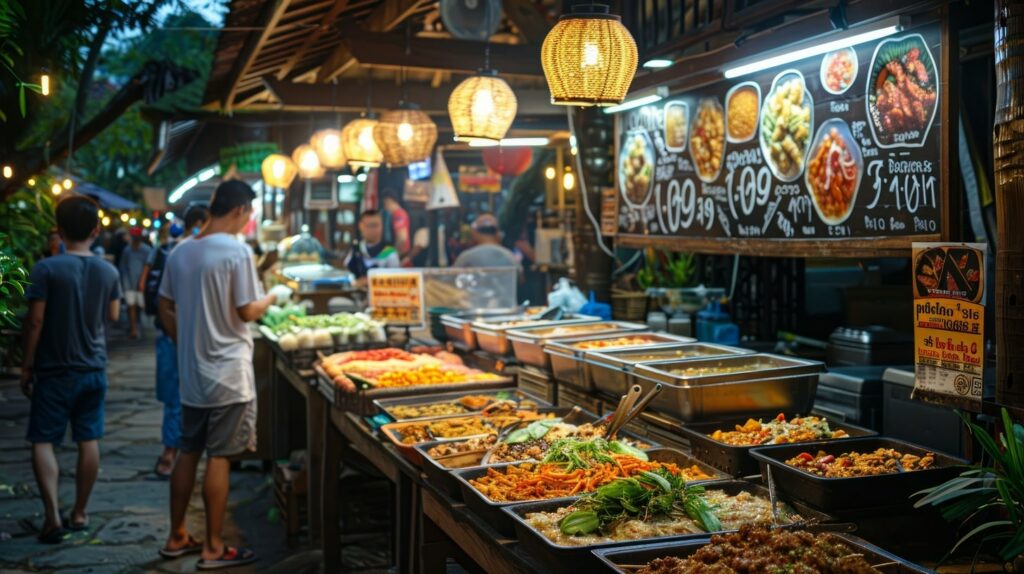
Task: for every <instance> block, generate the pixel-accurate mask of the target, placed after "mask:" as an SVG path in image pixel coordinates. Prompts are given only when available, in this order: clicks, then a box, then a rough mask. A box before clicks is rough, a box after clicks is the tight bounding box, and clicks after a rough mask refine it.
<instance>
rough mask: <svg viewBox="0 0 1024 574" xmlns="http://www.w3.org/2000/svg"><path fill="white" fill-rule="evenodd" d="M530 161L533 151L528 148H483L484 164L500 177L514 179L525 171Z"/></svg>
mask: <svg viewBox="0 0 1024 574" xmlns="http://www.w3.org/2000/svg"><path fill="white" fill-rule="evenodd" d="M532 161H533V150H531V149H530V148H528V147H502V146H494V147H488V148H484V164H485V165H487V167H489V168H491V169H492V170H494V171H496V172H498V173H500V174H502V175H510V176H513V177H515V176H517V175H519V174H521V173H523V172H524V171H526V168H528V167H530V162H532Z"/></svg>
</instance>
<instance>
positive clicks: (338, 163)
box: [309, 129, 345, 169]
mask: <svg viewBox="0 0 1024 574" xmlns="http://www.w3.org/2000/svg"><path fill="white" fill-rule="evenodd" d="M309 145H311V146H313V149H314V150H316V155H317V157H318V158H319V159H320V165H321V166H323V167H325V168H327V169H341V168H343V167H345V151H344V150H343V149H342V147H341V131H340V130H335V129H327V130H320V131H318V132H316V133H315V134H313V137H312V138H310V140H309Z"/></svg>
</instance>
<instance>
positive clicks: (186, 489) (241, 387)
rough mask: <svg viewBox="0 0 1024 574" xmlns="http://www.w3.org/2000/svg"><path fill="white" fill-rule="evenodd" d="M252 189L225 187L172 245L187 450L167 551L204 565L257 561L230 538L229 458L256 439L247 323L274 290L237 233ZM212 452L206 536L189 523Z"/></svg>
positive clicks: (173, 332) (166, 290)
mask: <svg viewBox="0 0 1024 574" xmlns="http://www.w3.org/2000/svg"><path fill="white" fill-rule="evenodd" d="M255 197H256V194H255V193H254V192H253V190H252V188H250V187H249V186H248V185H246V184H245V183H244V182H242V181H239V180H228V181H225V182H223V183H221V184H220V185H219V186H217V189H216V190H214V193H213V198H212V200H211V201H210V221H209V222H208V223H207V224H206V225H205V226H204V227H203V230H202V231H201V232H200V233H199V235H196V236H195V237H194V238H192V239H189V240H187V241H183V242H181V243H180V244H179V245H178V246H177V247H175V248H174V250H173V251H171V254H170V256H169V257H168V258H167V264H166V266H165V268H164V273H163V278H162V280H161V282H160V301H159V312H160V321H161V323H162V324H163V327H164V329H165V331H166V332H167V334H168V336H170V337H171V339H172V340H174V341H175V342H176V343H177V348H178V354H177V356H178V379H179V388H180V390H181V404H182V432H181V440H180V443H179V447H180V453H179V455H178V460H177V462H176V463H175V464H174V470H173V471H172V472H171V481H170V486H171V503H170V513H171V529H170V533H169V534H168V537H167V542H166V543H165V544H164V547H163V548H162V549H161V550H160V554H161V555H162V556H163V557H164V558H177V557H180V556H182V555H185V554H189V553H193V552H200V553H201V559H200V560H199V562H198V564H197V568H199V569H200V570H213V569H219V568H230V567H234V566H239V565H242V564H248V563H251V562H254V561H255V560H256V555H255V553H254V552H253V551H252V550H251V549H248V548H236V547H232V546H228V545H227V544H225V542H224V539H223V537H222V534H223V532H222V531H223V527H224V515H225V512H226V510H227V502H228V490H229V486H230V470H231V461H230V459H229V457H231V456H234V455H238V454H241V453H243V452H246V451H250V450H254V449H255V448H256V383H255V374H254V372H253V363H252V357H253V340H252V335H251V334H250V332H249V328H248V325H246V323H248V322H250V321H255V320H257V319H259V318H260V317H262V316H263V314H264V313H266V311H267V308H269V307H270V305H271V304H273V303H274V302H275V301H276V296H275V295H273V294H271V295H264V294H263V293H262V288H261V286H260V283H259V279H258V278H257V277H256V264H255V262H254V261H253V256H252V251H251V250H250V249H249V247H248V246H247V245H245V244H244V243H242V242H240V241H238V240H237V239H236V237H235V236H236V235H237V234H239V233H241V232H242V230H243V229H244V228H245V226H246V224H247V223H248V222H249V219H250V218H251V217H252V201H253V199H254V198H255ZM204 451H205V452H206V455H207V460H206V475H205V477H204V478H203V502H204V506H205V510H206V538H205V540H204V541H203V542H200V541H199V540H197V539H196V538H194V537H193V536H192V535H191V534H189V532H188V530H187V528H186V526H185V514H186V511H187V510H188V505H189V500H190V499H191V497H192V489H193V487H194V486H195V479H196V469H197V467H198V465H199V461H200V459H201V458H202V455H203V452H204Z"/></svg>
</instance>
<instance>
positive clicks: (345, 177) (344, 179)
mask: <svg viewBox="0 0 1024 574" xmlns="http://www.w3.org/2000/svg"><path fill="white" fill-rule="evenodd" d="M355 180H356V177H355V176H354V175H349V174H347V173H344V174H341V175H339V176H338V183H352V182H353V181H355Z"/></svg>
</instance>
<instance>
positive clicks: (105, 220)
mask: <svg viewBox="0 0 1024 574" xmlns="http://www.w3.org/2000/svg"><path fill="white" fill-rule="evenodd" d="M103 227H110V218H109V217H104V218H103Z"/></svg>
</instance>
